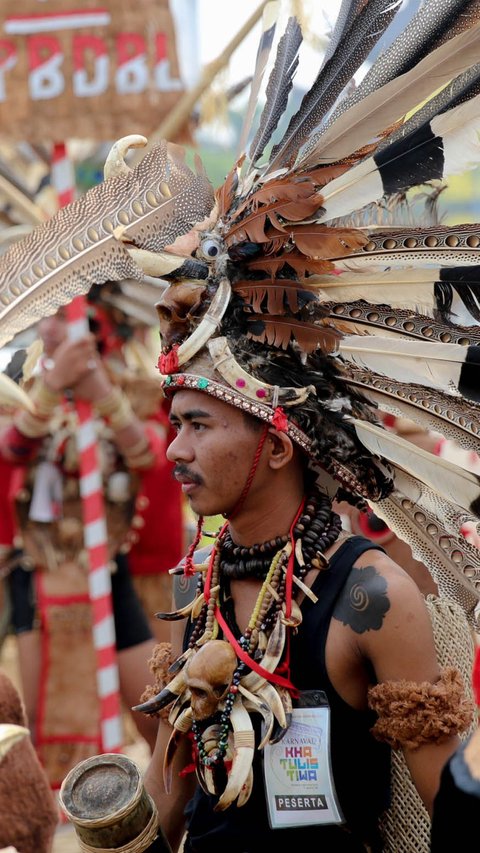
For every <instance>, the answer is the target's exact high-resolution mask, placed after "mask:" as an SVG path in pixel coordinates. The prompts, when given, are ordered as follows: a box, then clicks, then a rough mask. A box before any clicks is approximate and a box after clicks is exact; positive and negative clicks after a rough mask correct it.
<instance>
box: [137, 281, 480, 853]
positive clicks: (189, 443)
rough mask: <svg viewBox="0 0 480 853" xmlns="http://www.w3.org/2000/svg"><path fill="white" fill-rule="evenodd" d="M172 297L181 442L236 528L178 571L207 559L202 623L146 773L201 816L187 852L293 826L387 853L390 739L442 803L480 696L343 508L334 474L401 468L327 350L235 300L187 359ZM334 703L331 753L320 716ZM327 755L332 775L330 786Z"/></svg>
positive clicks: (258, 842)
mask: <svg viewBox="0 0 480 853" xmlns="http://www.w3.org/2000/svg"><path fill="white" fill-rule="evenodd" d="M171 290H172V291H173V293H174V296H173V297H172V298H175V299H177V300H178V294H175V288H174V287H173V288H171ZM170 298H171V297H170V294H169V292H168V291H167V293H166V294H165V297H163V298H162V300H161V304H160V308H159V310H160V314H161V317H162V332H163V334H162V340H163V341H164V342H165V348H164V354H163V356H162V357H161V359H160V363H159V366H160V369H161V371H162V373H163V374H164V376H165V378H164V389H165V393H166V394H167V396H169V397H170V398H171V400H172V403H171V413H170V418H171V422H172V424H173V426H174V429H175V431H176V438H175V439H174V441H173V442H172V443H171V444H170V446H169V448H168V451H167V455H168V458H169V459H170V460H171V461H172V462H173V463H174V464H175V469H174V473H175V476H176V478H177V479H178V480H179V482H181V483H182V488H183V491H184V493H185V495H186V496H187V498H188V500H189V502H190V505H191V507H192V509H193V510H194V511H195V512H196V513H197V515H198V516H199V532H200V530H201V521H202V518H203V516H210V515H215V514H218V513H222V514H223V515H224V517H225V524H224V525H223V527H222V529H221V531H220V532H219V534H218V536H217V538H216V540H215V542H214V544H213V547H212V548H211V549H208V550H209V551H210V553H208V554H207V555H205V553H204V551H202V552H200V553H199V554H198V555H196V556H195V554H194V551H193V547H192V549H190V552H189V554H188V555H187V557H186V559H185V562H184V566H183V569H182V570H179V571H183V573H184V575H185V576H186V578H187V581H188V579H189V576H191V575H193V574H194V573H195V574H194V579H195V580H194V584H195V592H196V594H195V596H194V597H193V601H192V602H191V603H190V605H188V604H187V605H184V606H183V607H182V608H181V609H179V610H178V611H177V612H175V613H174V614H172V615H171V617H168V618H175V619H179V618H181V617H182V616H188V615H191V616H192V622H191V623H189V625H188V627H187V629H186V630H183V625H182V623H180V630H179V631H176V632H175V635H174V643H173V649H174V658H175V657H176V656H177V655H178V658H177V662H176V663H175V664H174V665H173V666H172V667H171V672H170V676H169V677H171V676H172V673H173V678H172V680H170V681H168V683H167V684H166V685H164V686H163V688H162V689H161V690H160V692H159V693H158V694H157V695H156V696H154V697H152V698H149V699H147V701H146V702H145V703H144V704H143V705H141V706H140V709H141V710H144V711H145V712H147V713H157V712H160V711H163V709H167V708H168V709H169V711H170V713H169V717H168V720H169V724H170V725H169V724H168V723H166V722H165V721H164V720H163V721H161V722H160V732H159V738H158V741H157V746H156V750H155V754H154V757H153V760H152V763H151V765H150V768H149V770H148V771H147V775H146V784H147V786H148V787H149V790H150V793H151V794H152V796H154V798H155V799H156V801H157V805H158V808H159V814H160V822H161V825H162V827H163V828H164V829H165V830H166V831H167V834H168V835H169V840H170V842H171V844H172V846H173V847H175V845H176V844H177V843H178V841H179V839H180V837H181V835H182V833H183V831H184V829H185V826H186V827H187V830H188V832H187V837H186V841H185V847H184V849H185V850H187V851H197V850H198V851H201V850H207V849H208V850H220V849H223V845H224V844H228V847H229V849H231V850H235V851H237V850H238V851H245V850H249V851H250V850H252V851H253V850H255V851H256V850H264V849H265V847H266V845H267V844H268V843H272V841H273V842H274V841H276V840H277V839H278V840H280V838H282V840H283V837H284V836H285V840H287V841H288V840H290V839H291V838H292V837H294V838H295V840H296V841H297V840H298V841H302V843H303V842H304V841H308V842H311V843H314V842H317V841H318V843H323V844H324V845H325V849H328V850H333V849H335V851H365V850H367V849H368V850H379V849H380V847H381V841H380V837H379V833H378V817H379V815H380V813H381V812H382V810H383V809H385V808H386V807H387V805H388V792H389V766H390V758H389V747H394V748H396V749H400V748H401V749H403V751H404V753H405V756H406V759H407V763H408V766H409V769H410V771H411V774H412V776H413V779H414V781H415V784H416V786H417V788H418V791H419V793H420V794H421V796H422V799H423V801H424V803H425V805H426V806H427V808H428V809H429V810H431V807H432V802H433V798H434V795H435V793H436V790H437V786H438V781H439V776H440V771H441V768H442V766H443V764H444V762H445V761H446V760H447V758H448V757H449V755H450V754H451V753H452V752H453V750H454V749H455V747H456V745H457V743H458V740H457V734H458V732H461V731H462V730H463V729H464V728H466V727H467V726H468V724H469V722H470V719H471V704H469V702H468V701H466V700H465V696H464V692H463V685H462V679H461V678H460V676H459V673H458V671H456V670H455V669H454V668H453V667H448V668H446V669H444V670H441V669H440V668H439V666H438V663H437V657H436V653H435V647H434V639H433V633H432V626H431V622H430V619H429V615H428V612H427V609H426V607H425V604H424V600H423V597H422V596H421V594H420V592H419V590H418V588H417V587H416V585H415V583H414V582H413V580H412V579H411V578H410V577H409V576H408V575H407V574H406V573H405V572H404V571H403V569H401V568H400V567H399V566H398V565H396V564H395V563H394V562H393V561H392V560H391V559H390V558H388V557H387V555H386V554H385V553H384V552H383V550H382V549H381V548H379V547H377V546H376V545H375V544H374V543H372V542H371V541H369V540H367V539H365V538H363V537H360V536H352V537H351V536H348V535H345V534H344V533H343V532H342V529H341V523H340V519H339V517H338V515H336V514H335V512H333V510H332V505H331V498H330V496H329V491H330V490H331V488H332V478H333V477H335V478H336V480H337V482H338V480H340V482H341V483H342V488H341V490H340V494H341V496H342V497H346V498H347V499H348V500H349V501H350V502H353V503H356V504H357V505H362V504H363V503H364V501H365V500H367V499H373V500H379V499H381V498H382V496H386V495H388V493H389V491H390V489H391V480H390V472H389V469H388V465H385V464H384V463H382V462H381V461H379V460H378V459H376V458H375V457H374V456H371V455H369V454H368V453H366V452H365V448H364V447H362V445H361V444H360V442H359V441H358V439H357V437H356V434H355V432H354V430H352V428H351V426H350V423H349V420H350V418H351V417H358V416H362V417H364V418H369V419H372V418H373V414H372V413H371V412H370V413H369V412H368V407H367V405H366V403H365V401H364V399H363V398H362V397H361V396H360V395H359V394H352V393H351V390H350V392H349V393H347V390H346V387H345V384H344V381H343V378H342V372H341V369H340V368H339V367H337V366H336V365H335V364H334V363H333V362H332V360H328V359H327V358H326V357H325V356H324V355H323V354H322V353H321V351H316V352H315V353H312V354H310V355H308V356H305V355H302V354H301V352H300V351H299V349H298V348H297V347H295V345H289V346H288V347H287V348H286V349H285V351H283V352H280V351H276V352H272V351H267V348H264V346H263V345H262V344H261V343H259V342H257V341H252V340H250V339H249V338H248V337H247V336H246V334H245V333H244V332H245V325H243V327H242V323H243V324H245V322H246V321H245V320H244V319H243V318H242V316H241V314H240V312H238V311H236V310H235V309H236V308H238V306H235V300H232V302H233V309H232V310H230V307H229V309H228V310H227V312H226V313H225V316H224V318H223V321H222V324H221V326H220V329H219V332H218V333H217V336H216V337H215V338H210V340H209V341H208V343H207V345H206V346H205V347H203V348H200V350H199V351H198V352H197V353H195V354H194V355H193V357H192V358H191V359H185V360H183V361H182V363H181V364H179V363H178V352H179V351H180V350H179V348H178V343H179V339H178V337H177V338H176V341H175V342H173V341H172V328H169V322H168V320H169V317H170V314H169V299H170ZM175 313H176V315H177V316H178V313H179V312H178V305H176V312H175ZM188 331H190V330H188ZM169 332H170V337H169ZM174 333H175V334H176V335H178V328H176V329H175V330H174ZM189 340H192V339H191V338H189V335H188V333H187V334H186V335H184V338H183V347H184V349H183V352H185V349H188V343H189ZM337 496H338V492H337ZM197 541H198V537H197ZM194 544H195V543H194ZM199 560H200V561H201V563H202V565H200V566H199V567H198V570H197V571H196V569H195V563H198V561H199ZM190 583H192V580H191V577H190ZM225 641H227V642H226V643H225ZM227 644H229V648H230V652H233V653H232V654H227V648H226V646H227ZM157 686H159V687H162V685H161V684H160V685H157ZM152 692H153V691H152ZM147 695H148V694H147ZM172 703H173V704H172ZM305 706H306V707H305ZM320 707H321V708H322V714H323V713H325V715H326V716H325V719H326V720H329V723H328V724H325V723H322V726H324V729H323V730H324V735H323V736H322V737H321V738H320V741H322V744H323V746H322V748H323V749H324V750H325V751H324V752H321V753H319V752H317V747H318V748H320V747H319V745H318V743H317V742H316V740H315V736H316V734H318V728H316V727H318V725H319V723H318V722H314V723H312V720H311V717H310V716H309V715H310V712H311V711H312V708H315V709H316V710H318V709H319V708H320ZM165 713H166V711H163V714H165ZM252 720H256V721H257V722H252ZM260 720H263V726H262V727H260V726H259V724H258V721H260ZM172 725H173V731H172V728H171V726H172ZM260 728H261V730H260ZM329 728H330V735H328V733H327V732H328V729H329ZM188 732H191V735H192V736H191V738H189V737H188V736H187V735H186V733H188ZM302 744H303V745H304V746H305V745H311V744H315V746H312V751H309V750H310V746H308V747H307V748H306V749H303V751H302ZM259 746H260V747H261V748H260V749H259ZM278 750H280V753H279V752H278ZM279 755H281V757H279ZM262 756H263V764H264V773H265V777H263V776H262V770H261V763H262ZM320 756H321V757H320ZM192 761H193V765H194V767H195V770H196V775H197V780H198V784H197V786H196V788H195V785H194V776H193V773H189V772H188V767H189V765H191V764H192ZM322 763H323V764H322ZM319 766H323V767H324V768H325V767H329V766H330V767H331V771H330V772H327V773H326V774H325V775H324V776H323V777H322V781H321V783H320V782H318V784H317V781H316V780H317V772H316V771H317V768H318V767H319ZM306 768H309V770H308V772H307V770H306ZM190 769H191V768H190ZM182 771H183V772H182ZM309 774H310V775H309ZM367 775H368V784H366V783H365V779H366V776H367ZM306 779H309V780H310V781H309V782H308V783H306V782H305V780H306ZM164 784H165V785H166V789H167V791H168V792H169V793H165V789H164ZM194 788H195V791H194ZM192 794H193V799H191V800H190V801H189V798H190V796H192ZM188 801H189V804H188V806H187V810H186V819H185V817H184V814H183V808H184V807H185V805H186V804H187V802H188ZM184 821H185V822H184ZM272 827H273V828H274V829H272ZM280 829H281V830H282V831H281V832H280V831H279V830H280ZM293 832H295V835H294V836H293V835H292V833H293ZM299 833H300V834H299Z"/></svg>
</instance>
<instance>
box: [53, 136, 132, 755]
mask: <svg viewBox="0 0 480 853" xmlns="http://www.w3.org/2000/svg"><path fill="white" fill-rule="evenodd" d="M51 175H52V184H53V186H54V187H55V188H56V189H57V192H58V199H59V205H60V206H64V205H66V204H69V203H70V202H72V201H74V198H75V175H74V170H73V165H72V163H71V161H70V159H69V157H68V155H67V150H66V145H65V143H58V144H56V145H55V146H54V149H53V156H52V171H51ZM67 316H68V321H69V335H70V337H71V339H72V340H77V339H78V338H80V337H83V336H84V335H86V334H88V323H87V318H86V311H85V299H84V298H83V297H77V298H76V299H74V300H73V302H71V303H70V305H69V306H68V307H67ZM75 405H76V410H77V416H78V433H77V443H78V452H79V460H80V495H81V498H82V512H83V525H84V541H85V548H86V551H87V553H88V560H89V575H88V586H89V597H90V601H91V605H92V616H93V643H94V647H95V652H96V657H97V692H98V697H99V702H100V725H101V744H102V751H103V752H120V751H121V749H122V745H123V731H122V716H121V703H120V692H119V677H118V666H117V654H116V645H115V624H114V621H113V608H112V587H111V578H110V571H109V568H108V563H109V554H108V534H107V525H106V522H105V508H104V502H103V483H102V476H101V471H100V464H99V458H98V445H97V436H96V430H95V421H94V417H93V413H92V406H91V404H90V403H89V402H88V401H86V400H77V401H76V404H75Z"/></svg>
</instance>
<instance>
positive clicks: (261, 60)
mask: <svg viewBox="0 0 480 853" xmlns="http://www.w3.org/2000/svg"><path fill="white" fill-rule="evenodd" d="M278 10H279V2H278V0H270V2H268V3H267V4H266V6H265V8H264V10H263V15H262V35H261V37H260V41H259V44H258V49H257V58H256V61H255V70H254V72H253V78H252V82H251V84H250V96H249V99H248V105H247V109H246V112H245V117H244V120H243V125H242V130H241V133H240V138H239V141H238V154H237V156H240V155H241V154H243V152H244V151H245V148H246V146H247V140H248V136H249V133H250V130H251V127H252V120H253V117H254V115H255V110H256V108H257V103H258V95H259V93H260V88H261V85H262V80H263V75H264V74H265V68H266V66H267V63H268V57H269V56H270V51H271V48H272V44H273V39H274V36H275V29H276V23H277V17H278Z"/></svg>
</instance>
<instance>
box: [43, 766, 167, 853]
mask: <svg viewBox="0 0 480 853" xmlns="http://www.w3.org/2000/svg"><path fill="white" fill-rule="evenodd" d="M60 806H61V807H62V809H63V811H64V812H65V814H66V815H67V817H68V818H69V820H70V821H71V822H72V823H73V825H74V827H75V832H76V834H77V837H78V841H79V845H80V849H81V850H82V851H84V853H107V851H108V853H111V851H117V853H144V851H146V850H148V851H151V853H153V851H155V853H170V847H169V845H168V842H167V840H166V838H165V836H164V835H163V832H162V830H161V828H160V827H159V826H158V816H157V810H156V808H155V804H154V802H153V800H152V798H151V797H150V795H149V794H148V793H147V791H146V790H145V787H144V785H143V782H142V777H141V773H140V770H139V768H138V767H137V765H136V764H135V762H134V761H132V760H131V759H130V758H127V756H126V755H117V754H115V753H105V754H103V755H95V756H93V758H87V759H86V760H85V761H81V762H80V763H79V764H77V765H76V767H74V768H73V770H71V771H70V773H69V774H68V776H66V777H65V779H64V781H63V784H62V787H61V789H60Z"/></svg>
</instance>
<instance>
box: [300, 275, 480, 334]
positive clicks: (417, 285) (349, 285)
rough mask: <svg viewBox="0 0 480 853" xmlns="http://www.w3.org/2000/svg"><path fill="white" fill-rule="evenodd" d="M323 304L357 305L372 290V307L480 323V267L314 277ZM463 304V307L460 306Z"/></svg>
mask: <svg viewBox="0 0 480 853" xmlns="http://www.w3.org/2000/svg"><path fill="white" fill-rule="evenodd" d="M308 284H309V286H310V287H313V286H316V287H318V291H317V293H318V298H319V299H320V300H322V301H330V300H331V301H335V302H355V301H356V300H357V299H362V298H363V297H364V295H365V290H366V288H368V299H369V302H370V303H371V304H372V305H389V306H390V307H392V308H405V309H407V310H408V309H410V310H411V311H412V312H414V313H416V314H423V315H425V316H427V317H432V318H433V317H437V316H440V317H441V318H442V320H444V321H447V322H457V321H459V320H460V319H461V320H462V321H464V322H465V321H466V322H469V323H471V324H472V325H473V324H474V323H478V322H479V321H480V266H472V267H461V266H458V267H443V268H438V267H433V268H431V267H425V268H422V267H412V266H407V267H405V268H396V267H393V268H388V269H386V270H383V271H382V272H368V271H367V270H365V272H363V273H362V272H357V273H350V274H349V273H346V272H345V273H342V274H341V275H335V276H334V275H324V276H311V277H310V278H309V280H308ZM458 303H459V304H458Z"/></svg>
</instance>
